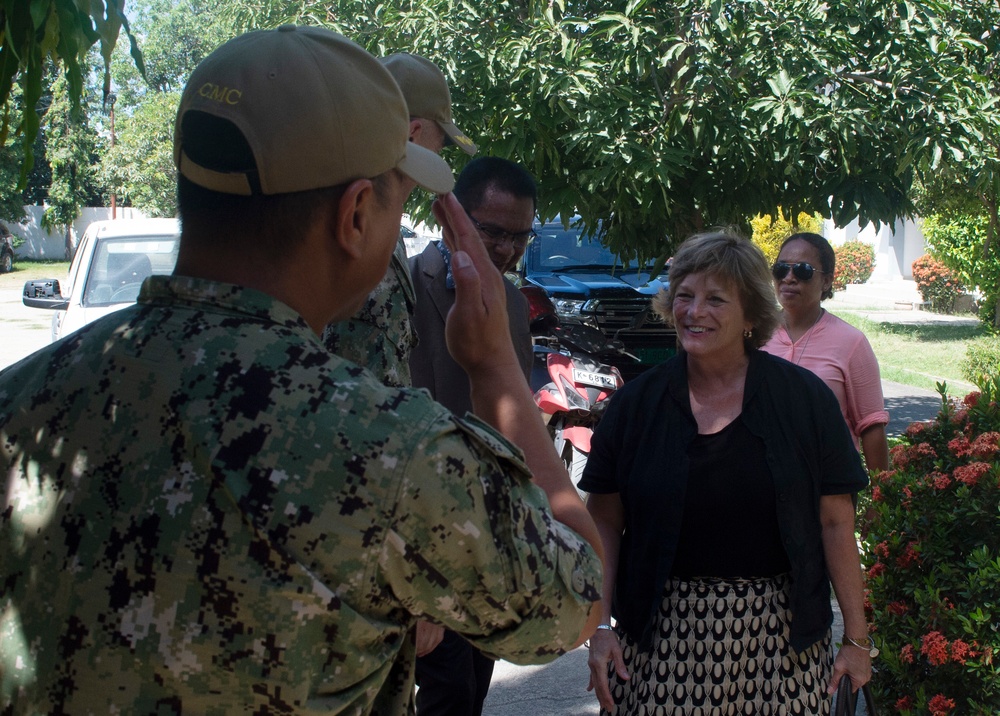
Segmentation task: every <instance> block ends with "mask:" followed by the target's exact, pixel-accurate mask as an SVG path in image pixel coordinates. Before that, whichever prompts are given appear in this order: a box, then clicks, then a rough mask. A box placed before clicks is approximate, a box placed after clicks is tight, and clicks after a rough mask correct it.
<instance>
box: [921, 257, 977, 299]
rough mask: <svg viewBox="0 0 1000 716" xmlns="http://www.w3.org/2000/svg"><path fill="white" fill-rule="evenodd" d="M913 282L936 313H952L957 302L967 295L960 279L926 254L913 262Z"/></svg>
mask: <svg viewBox="0 0 1000 716" xmlns="http://www.w3.org/2000/svg"><path fill="white" fill-rule="evenodd" d="M912 268H913V280H914V281H916V282H917V290H918V291H920V296H921V297H922V298H923V299H924V300H925V301H926V302H927V303H928V305H929V307H930V310H932V311H934V312H935V313H951V312H952V310H953V309H954V307H955V301H957V300H958V297H959V296H961V295H962V294H963V293H965V288H964V287H963V286H962V282H961V281H960V280H959V279H958V277H957V276H956V275H955V274H954V273H953V272H952V271H951V269H949V268H948V267H947V266H945V265H944V264H943V263H941V262H940V261H938V260H937V259H934V258H931V257H930V256H929V255H928V254H924V255H923V256H921V257H920V258H919V259H917V260H916V261H914V262H913V267H912Z"/></svg>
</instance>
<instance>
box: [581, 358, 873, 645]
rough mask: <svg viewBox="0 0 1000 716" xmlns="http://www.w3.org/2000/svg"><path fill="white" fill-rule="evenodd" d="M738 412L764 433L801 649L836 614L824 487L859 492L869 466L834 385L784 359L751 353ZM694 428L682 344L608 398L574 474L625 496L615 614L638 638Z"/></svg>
mask: <svg viewBox="0 0 1000 716" xmlns="http://www.w3.org/2000/svg"><path fill="white" fill-rule="evenodd" d="M739 419H741V420H743V421H744V423H745V424H746V426H747V427H748V428H749V430H750V432H752V433H753V434H754V435H756V436H757V437H759V438H761V439H762V440H763V441H764V447H765V450H766V454H767V464H768V467H769V468H770V470H771V474H772V475H773V477H774V488H775V492H776V494H775V499H776V501H777V505H778V525H779V528H780V530H781V536H782V541H783V543H784V546H785V550H786V551H787V553H788V559H789V562H790V563H791V577H792V587H791V589H792V595H791V609H792V615H793V616H792V627H791V645H792V648H794V649H795V650H796V651H798V652H802V651H804V650H805V649H807V648H808V647H809V646H811V645H812V644H813V643H815V642H816V641H818V640H820V639H821V638H823V637H824V636H825V634H826V631H827V629H829V627H830V624H831V623H832V621H833V612H832V610H831V608H830V580H829V575H828V573H827V569H826V560H825V559H824V556H823V544H822V534H821V532H822V530H821V526H820V517H819V503H820V496H822V495H838V494H848V493H850V494H853V493H856V492H858V491H859V490H861V489H863V488H864V487H865V486H866V485H867V484H868V476H867V474H866V473H865V471H864V468H863V467H862V465H861V458H860V456H859V455H858V451H857V449H856V448H855V447H854V443H853V442H852V440H851V435H850V432H849V430H848V428H847V425H846V423H845V422H844V418H843V415H842V414H841V412H840V406H839V405H838V403H837V399H836V397H835V396H834V394H833V393H832V392H831V391H830V389H829V388H828V387H827V386H826V384H825V383H823V381H822V380H821V379H820V378H818V377H817V376H816V375H814V374H813V373H811V372H810V371H808V370H806V369H804V368H800V367H798V366H796V365H793V364H791V363H789V362H788V361H786V360H783V359H781V358H777V357H775V356H772V355H769V354H767V353H764V352H763V351H756V350H755V351H752V352H751V354H750V364H749V367H748V370H747V378H746V385H745V388H744V392H743V412H742V414H741V415H740V418H739ZM697 431H698V426H697V423H696V422H695V420H694V415H693V414H692V412H691V405H690V401H689V398H688V388H687V361H686V358H685V355H684V354H683V353H680V354H678V355H677V356H675V357H673V358H671V359H670V360H669V361H667V362H666V363H664V364H663V365H660V366H657V367H656V368H653V369H651V370H649V371H647V372H646V373H644V374H643V375H641V376H640V377H638V378H636V379H634V380H632V381H630V382H629V383H628V384H627V385H626V386H625V387H624V388H622V389H621V390H620V391H618V393H617V394H616V395H615V396H614V397H613V398H612V400H611V403H610V405H609V406H608V409H607V412H606V414H605V415H604V417H603V418H602V419H601V422H600V424H599V425H598V426H597V430H596V432H595V434H594V437H593V441H592V450H591V454H590V458H589V459H588V461H587V467H586V469H585V470H584V473H583V478H582V479H581V480H580V488H581V489H583V490H585V491H587V492H591V493H597V494H613V493H619V495H620V497H621V501H622V504H623V506H624V509H625V530H624V533H623V535H622V542H621V548H620V550H619V555H618V575H617V580H616V584H615V592H614V600H613V602H612V613H613V614H614V616H615V618H616V619H617V621H618V624H619V626H620V627H621V628H623V629H624V630H625V632H626V633H627V634H628V635H629V636H630V637H631V638H632V639H633V640H635V641H637V642H639V644H640V647H641V648H647V647H648V646H649V644H650V642H651V639H652V631H653V624H654V620H655V616H656V613H657V608H658V607H659V604H660V600H661V599H662V596H663V587H664V585H665V584H666V582H667V579H668V576H669V574H670V568H671V565H672V562H673V559H674V554H675V552H676V548H677V537H678V532H679V530H680V525H681V517H682V514H683V508H684V493H685V488H686V485H687V477H688V462H689V461H688V456H687V448H688V446H689V444H690V442H691V440H692V439H693V438H694V436H695V435H696V434H697Z"/></svg>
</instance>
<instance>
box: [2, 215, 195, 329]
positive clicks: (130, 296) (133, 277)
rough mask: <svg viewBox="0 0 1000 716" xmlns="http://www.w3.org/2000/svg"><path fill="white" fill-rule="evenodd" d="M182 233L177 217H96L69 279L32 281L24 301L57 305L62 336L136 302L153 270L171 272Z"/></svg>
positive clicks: (56, 325) (56, 321)
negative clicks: (113, 219)
mask: <svg viewBox="0 0 1000 716" xmlns="http://www.w3.org/2000/svg"><path fill="white" fill-rule="evenodd" d="M179 237H180V227H179V225H178V222H177V219H119V220H116V221H95V222H93V223H92V224H90V226H88V227H87V230H86V231H85V232H84V234H83V239H81V240H80V245H79V247H77V250H76V256H75V257H74V258H73V263H72V264H70V267H69V274H68V276H67V277H66V279H65V280H64V282H63V283H60V281H59V280H58V279H53V278H47V279H37V280H34V281H28V282H26V283H25V284H24V295H23V296H22V298H21V301H22V302H23V303H24V305H26V306H31V307H33V308H46V309H49V310H54V311H55V313H54V315H53V316H52V340H53V341H56V340H59V339H60V338H62V337H63V336H65V335H67V334H69V333H72V332H73V331H75V330H78V329H79V328H82V327H83V326H85V325H87V324H88V323H90V322H91V321H94V320H96V319H98V318H100V317H102V316H106V315H108V314H109V313H112V312H114V311H117V310H119V309H122V308H125V307H126V306H129V305H131V304H133V303H135V301H136V298H138V296H139V287H140V286H141V285H142V282H143V280H145V278H146V277H147V276H151V275H153V274H169V273H171V272H172V271H173V270H174V264H176V263H177V249H178V246H179Z"/></svg>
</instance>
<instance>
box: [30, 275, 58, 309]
mask: <svg viewBox="0 0 1000 716" xmlns="http://www.w3.org/2000/svg"><path fill="white" fill-rule="evenodd" d="M21 303H23V304H24V305H25V306H30V307H31V308H46V309H48V310H50V311H65V310H66V308H67V307H68V306H69V299H67V298H63V295H62V290H61V289H60V288H59V281H58V279H54V278H39V279H34V280H33V281H25V282H24V293H23V294H22V295H21Z"/></svg>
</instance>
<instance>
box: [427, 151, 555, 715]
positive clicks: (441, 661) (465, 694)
mask: <svg viewBox="0 0 1000 716" xmlns="http://www.w3.org/2000/svg"><path fill="white" fill-rule="evenodd" d="M454 194H455V197H456V198H457V199H458V201H459V202H460V203H461V205H462V207H463V208H464V209H465V212H466V213H467V214H468V215H469V218H471V219H472V223H473V224H474V225H475V227H476V229H477V230H478V232H479V238H480V239H482V241H483V245H484V246H485V247H486V250H487V252H488V254H489V256H490V260H491V261H492V262H493V265H494V266H496V267H497V270H499V271H500V273H505V272H507V271H510V270H511V269H513V268H514V267H515V266H516V265H517V262H518V261H520V259H521V256H523V255H524V250H525V248H526V247H527V245H528V242H529V241H531V239H532V238H534V235H535V232H534V231H533V230H532V228H531V227H532V224H533V223H534V219H535V206H536V202H537V190H536V187H535V180H534V178H532V176H531V174H529V173H528V172H527V171H526V170H525V169H524V168H523V167H521V166H520V165H518V164H515V163H514V162H511V161H508V160H506V159H501V158H499V157H481V158H478V159H474V160H472V161H471V162H470V163H469V164H468V165H467V166H466V167H465V169H464V170H463V171H462V173H461V175H460V176H459V177H458V180H457V181H456V183H455V189H454ZM450 265H451V256H450V254H449V252H448V248H447V247H446V246H445V245H444V243H443V242H431V243H430V244H428V245H427V248H425V249H424V251H423V253H421V254H419V255H417V256H414V257H413V258H411V259H410V273H411V274H412V276H413V284H414V287H415V289H416V308H415V310H414V313H413V326H414V328H415V329H416V332H417V337H418V339H419V342H418V344H417V346H416V347H415V348H414V349H413V352H412V353H411V354H410V372H411V374H412V377H413V385H414V386H415V387H422V388H427V389H428V390H430V392H431V395H432V396H433V397H434V399H435V400H437V401H438V402H439V403H442V404H443V405H445V406H446V407H447V408H449V409H450V410H451V411H452V412H453V413H455V414H456V415H464V414H465V413H466V412H469V411H471V409H472V401H471V397H470V395H469V379H468V376H467V375H466V374H465V371H464V370H462V368H461V367H460V366H459V365H458V363H456V362H455V361H454V360H453V359H452V357H451V355H450V354H449V352H448V346H447V344H446V341H445V319H446V318H447V316H448V311H449V310H450V309H451V307H452V305H453V304H454V303H455V288H454V282H453V281H452V278H451V269H450ZM504 284H505V288H506V290H507V318H508V322H509V325H510V333H511V338H512V339H513V342H514V349H515V351H516V352H517V357H518V361H519V363H520V364H521V369H522V370H523V371H524V374H525V377H528V376H530V374H531V361H532V354H531V334H530V332H529V328H528V303H527V301H526V300H525V298H524V296H522V295H521V292H520V291H518V290H517V288H515V287H514V284H512V283H511V282H510V281H509V280H508V279H506V278H504ZM442 631H443V632H444V633H443V639H442V641H441V643H440V644H439V645H438V646H437V647H435V648H434V649H433V650H432V651H431V652H430V653H428V654H426V655H424V656H420V657H419V658H418V659H417V684H418V686H419V687H420V688H419V690H418V691H417V714H418V716H445V715H447V716H479V715H480V714H482V711H483V702H484V701H485V699H486V693H487V691H488V690H489V686H490V679H491V678H492V676H493V660H492V659H491V658H489V657H487V656H484V655H483V654H481V653H480V652H479V651H477V650H476V649H475V648H473V647H472V646H471V645H470V644H469V643H468V642H467V641H465V640H464V639H463V638H462V637H460V636H458V634H456V633H454V632H451V631H445V630H443V629H442V628H441V627H439V626H437V625H433V624H429V623H426V622H423V623H418V625H417V646H418V653H419V650H420V646H421V644H422V643H423V644H433V643H434V641H436V640H437V639H438V638H441V632H442Z"/></svg>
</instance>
